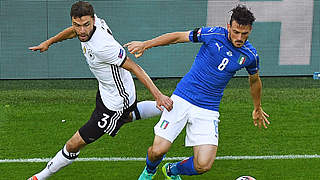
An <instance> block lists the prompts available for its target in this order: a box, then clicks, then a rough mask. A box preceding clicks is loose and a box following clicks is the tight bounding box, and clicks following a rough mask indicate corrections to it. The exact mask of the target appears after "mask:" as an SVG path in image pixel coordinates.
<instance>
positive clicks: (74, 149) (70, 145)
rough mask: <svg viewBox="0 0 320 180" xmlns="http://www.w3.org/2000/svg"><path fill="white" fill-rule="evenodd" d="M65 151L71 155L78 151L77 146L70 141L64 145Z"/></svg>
mask: <svg viewBox="0 0 320 180" xmlns="http://www.w3.org/2000/svg"><path fill="white" fill-rule="evenodd" d="M66 149H67V151H68V152H72V153H76V152H78V151H79V150H80V148H79V147H78V145H77V144H76V143H74V142H72V141H70V140H69V141H68V142H67V144H66Z"/></svg>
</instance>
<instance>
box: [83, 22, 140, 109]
mask: <svg viewBox="0 0 320 180" xmlns="http://www.w3.org/2000/svg"><path fill="white" fill-rule="evenodd" d="M81 46H82V50H83V54H84V56H85V57H86V60H87V63H88V65H89V68H90V70H91V72H92V73H93V74H94V76H95V77H96V78H97V80H98V82H99V90H100V95H101V99H102V102H103V103H104V105H105V106H106V107H107V108H108V109H110V110H113V111H121V110H123V109H126V108H128V107H129V106H131V105H132V104H133V103H134V101H135V100H136V92H135V86H134V82H133V79H132V76H131V73H130V72H129V71H127V70H126V69H124V68H122V67H121V65H122V64H123V63H124V62H125V60H126V52H125V50H124V49H123V47H122V46H121V45H120V44H119V43H118V42H117V41H116V40H115V39H114V38H113V36H112V33H111V30H110V29H109V27H108V25H107V24H106V23H105V21H104V20H103V19H100V18H98V17H97V16H95V31H94V33H93V35H92V36H91V38H90V39H89V41H87V42H81Z"/></svg>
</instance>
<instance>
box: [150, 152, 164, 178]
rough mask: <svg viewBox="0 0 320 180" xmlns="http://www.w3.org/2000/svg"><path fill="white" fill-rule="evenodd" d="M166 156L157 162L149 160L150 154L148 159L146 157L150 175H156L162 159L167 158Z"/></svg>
mask: <svg viewBox="0 0 320 180" xmlns="http://www.w3.org/2000/svg"><path fill="white" fill-rule="evenodd" d="M165 156H166V155H163V156H162V158H161V159H159V160H156V161H154V162H151V161H150V160H149V158H148V153H147V157H146V164H147V168H146V169H147V171H148V173H153V174H154V173H156V171H157V167H158V165H159V164H160V163H161V161H162V159H163V158H164V157H165Z"/></svg>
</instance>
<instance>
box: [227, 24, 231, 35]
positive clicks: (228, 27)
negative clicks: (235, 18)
mask: <svg viewBox="0 0 320 180" xmlns="http://www.w3.org/2000/svg"><path fill="white" fill-rule="evenodd" d="M230 28H231V25H230V24H227V29H228V32H229V33H230Z"/></svg>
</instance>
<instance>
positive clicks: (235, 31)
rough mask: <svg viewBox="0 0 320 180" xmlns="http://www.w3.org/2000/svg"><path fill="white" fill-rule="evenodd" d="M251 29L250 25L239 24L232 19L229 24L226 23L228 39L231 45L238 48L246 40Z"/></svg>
mask: <svg viewBox="0 0 320 180" xmlns="http://www.w3.org/2000/svg"><path fill="white" fill-rule="evenodd" d="M251 30H252V26H251V25H239V24H238V23H237V22H236V21H232V24H231V25H230V24H228V32H229V40H230V41H231V42H232V44H233V46H235V47H237V48H240V47H242V46H243V45H244V43H245V42H246V41H247V39H248V37H249V34H250V33H251Z"/></svg>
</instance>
